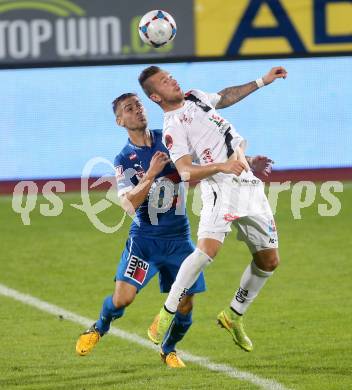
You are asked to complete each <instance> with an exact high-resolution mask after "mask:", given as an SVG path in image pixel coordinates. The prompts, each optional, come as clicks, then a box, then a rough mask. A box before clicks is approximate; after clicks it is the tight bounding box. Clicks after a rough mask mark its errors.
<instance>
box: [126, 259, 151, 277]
mask: <svg viewBox="0 0 352 390" xmlns="http://www.w3.org/2000/svg"><path fill="white" fill-rule="evenodd" d="M148 269H149V264H148V263H147V262H146V261H144V260H142V259H140V258H139V257H137V256H134V255H132V256H131V257H130V260H129V261H128V264H127V269H126V271H125V274H124V276H125V277H127V278H130V279H133V280H134V281H136V282H137V283H139V284H143V283H144V280H145V278H146V276H147V273H148Z"/></svg>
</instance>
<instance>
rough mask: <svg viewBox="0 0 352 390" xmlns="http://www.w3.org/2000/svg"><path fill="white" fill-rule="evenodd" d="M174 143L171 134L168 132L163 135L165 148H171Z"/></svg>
mask: <svg viewBox="0 0 352 390" xmlns="http://www.w3.org/2000/svg"><path fill="white" fill-rule="evenodd" d="M173 144H174V140H173V139H172V137H171V135H170V134H166V135H165V145H166V148H167V149H168V150H170V149H171V148H172V146H173Z"/></svg>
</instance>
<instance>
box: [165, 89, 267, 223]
mask: <svg viewBox="0 0 352 390" xmlns="http://www.w3.org/2000/svg"><path fill="white" fill-rule="evenodd" d="M219 100H220V95H218V94H216V93H214V94H208V93H205V92H203V91H199V90H192V91H190V92H189V93H188V94H186V98H185V103H184V105H183V106H182V107H181V108H178V109H177V110H174V111H169V112H166V113H165V116H164V129H163V142H164V143H165V145H166V147H167V149H168V150H169V153H170V157H171V160H172V161H173V162H174V163H175V162H176V161H177V160H178V159H180V158H181V157H183V156H185V155H191V156H192V159H193V161H194V162H195V163H199V164H200V165H207V164H212V163H219V162H225V161H226V160H227V159H228V158H229V156H230V155H231V154H232V153H235V156H236V158H241V159H242V160H243V159H244V156H243V152H242V151H241V152H239V151H238V150H236V148H237V149H239V146H240V144H241V143H242V142H244V141H245V140H244V139H243V137H241V135H240V134H238V133H237V132H236V130H235V128H234V127H233V126H232V125H231V124H230V123H229V122H228V121H227V120H226V119H224V118H223V117H221V116H220V115H219V114H218V113H217V111H216V110H215V106H216V104H217V103H218V101H219ZM201 189H202V200H203V205H204V204H205V203H209V204H211V205H212V204H213V205H215V203H216V202H217V203H219V204H220V203H221V205H222V206H221V210H220V214H222V216H223V217H221V218H222V219H223V218H225V221H227V220H228V219H231V218H232V217H231V218H230V217H228V216H229V215H231V216H235V217H236V218H237V217H239V216H245V215H256V214H262V213H267V212H268V210H270V208H268V204H267V199H266V197H265V194H264V189H263V183H262V182H261V180H259V179H258V178H256V177H255V176H254V175H253V173H252V171H250V170H249V171H248V172H247V171H245V170H244V171H242V173H241V175H240V176H236V175H235V174H225V173H217V174H215V175H213V176H210V177H208V178H206V179H204V180H202V181H201ZM215 193H216V197H215V198H216V199H213V197H214V194H215ZM214 210H215V209H214ZM205 220H207V218H205V217H203V218H202V217H201V223H200V226H202V221H205ZM206 224H207V225H208V223H206ZM211 224H213V222H212V223H211ZM219 226H220V225H219Z"/></svg>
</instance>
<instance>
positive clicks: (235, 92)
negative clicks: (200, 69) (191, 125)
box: [215, 66, 287, 109]
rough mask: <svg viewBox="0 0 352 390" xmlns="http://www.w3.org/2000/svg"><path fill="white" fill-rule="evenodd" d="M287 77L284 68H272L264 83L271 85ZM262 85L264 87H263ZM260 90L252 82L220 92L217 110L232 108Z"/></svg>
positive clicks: (264, 78)
mask: <svg viewBox="0 0 352 390" xmlns="http://www.w3.org/2000/svg"><path fill="white" fill-rule="evenodd" d="M286 77H287V71H286V69H285V68H283V67H282V66H277V67H274V68H272V69H271V70H270V71H269V73H267V74H266V75H265V76H263V77H262V82H263V84H264V85H268V84H271V83H272V82H273V81H274V80H276V79H278V78H283V79H285V78H286ZM263 84H262V85H263ZM257 89H258V85H257V83H256V82H255V81H251V82H250V83H247V84H243V85H239V86H235V87H228V88H225V89H223V90H222V91H220V92H218V94H219V95H220V96H221V98H220V100H219V101H218V103H217V105H216V107H215V108H217V109H218V108H225V107H229V106H232V105H233V104H235V103H237V102H239V101H240V100H242V99H243V98H245V97H246V96H248V95H249V94H251V93H252V92H254V91H256V90H257Z"/></svg>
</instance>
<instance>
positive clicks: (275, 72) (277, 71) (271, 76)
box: [262, 66, 287, 85]
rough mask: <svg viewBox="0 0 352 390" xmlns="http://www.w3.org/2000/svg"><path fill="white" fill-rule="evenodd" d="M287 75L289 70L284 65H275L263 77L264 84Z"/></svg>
mask: <svg viewBox="0 0 352 390" xmlns="http://www.w3.org/2000/svg"><path fill="white" fill-rule="evenodd" d="M286 77H287V70H286V69H285V68H284V67H282V66H275V67H274V68H271V69H270V71H269V73H267V74H266V75H265V76H263V77H262V79H263V82H264V85H268V84H271V83H272V82H273V81H274V80H276V79H285V78H286Z"/></svg>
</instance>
